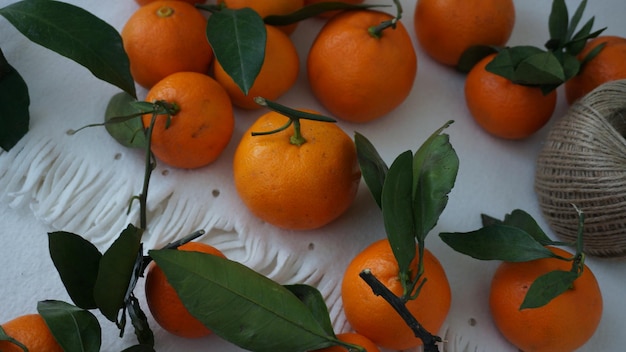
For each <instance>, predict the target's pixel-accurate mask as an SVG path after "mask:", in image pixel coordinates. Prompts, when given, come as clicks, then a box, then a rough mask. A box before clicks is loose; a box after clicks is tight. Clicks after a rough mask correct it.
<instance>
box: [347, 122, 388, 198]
mask: <svg viewBox="0 0 626 352" xmlns="http://www.w3.org/2000/svg"><path fill="white" fill-rule="evenodd" d="M354 144H355V146H356V154H357V158H358V161H359V167H360V168H361V174H362V175H363V180H364V181H365V184H366V185H367V187H368V188H369V190H370V193H371V194H372V196H373V197H374V200H375V201H376V204H378V206H379V207H381V196H382V192H383V184H384V183H385V178H386V176H387V172H388V171H389V167H388V166H387V164H386V163H385V161H384V160H383V158H382V157H381V156H380V154H379V153H378V151H377V150H376V148H375V147H374V145H373V144H372V143H371V142H370V141H369V140H368V139H367V138H366V137H365V136H363V135H362V134H360V133H358V132H355V133H354Z"/></svg>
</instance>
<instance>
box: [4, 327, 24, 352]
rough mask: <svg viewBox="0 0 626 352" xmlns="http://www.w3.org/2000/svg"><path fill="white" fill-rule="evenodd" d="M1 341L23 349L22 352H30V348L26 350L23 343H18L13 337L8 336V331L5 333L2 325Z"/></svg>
mask: <svg viewBox="0 0 626 352" xmlns="http://www.w3.org/2000/svg"><path fill="white" fill-rule="evenodd" d="M0 341H9V342H11V343H12V344H14V345H16V346H17V347H19V348H21V349H22V351H24V352H28V348H26V346H24V344H23V343H21V342H19V341H17V340H16V339H14V338H13V337H11V336H9V335H7V333H6V331H4V329H3V328H2V326H1V325H0Z"/></svg>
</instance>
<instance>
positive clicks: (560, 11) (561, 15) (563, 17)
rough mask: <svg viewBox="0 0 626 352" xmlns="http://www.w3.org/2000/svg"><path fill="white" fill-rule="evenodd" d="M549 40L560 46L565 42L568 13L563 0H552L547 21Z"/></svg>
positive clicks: (567, 28)
mask: <svg viewBox="0 0 626 352" xmlns="http://www.w3.org/2000/svg"><path fill="white" fill-rule="evenodd" d="M548 25H549V29H550V39H551V40H552V41H555V43H557V44H558V46H561V45H563V44H564V43H565V41H566V40H567V32H568V30H569V13H568V12H567V5H565V0H553V1H552V11H551V12H550V18H549V20H548Z"/></svg>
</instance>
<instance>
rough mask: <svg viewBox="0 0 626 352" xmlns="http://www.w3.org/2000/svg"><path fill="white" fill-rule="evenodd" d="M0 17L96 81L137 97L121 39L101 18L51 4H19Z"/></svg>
mask: <svg viewBox="0 0 626 352" xmlns="http://www.w3.org/2000/svg"><path fill="white" fill-rule="evenodd" d="M0 15H2V16H4V17H5V18H6V19H7V20H8V21H9V22H11V24H12V25H13V26H15V28H16V29H17V30H19V31H20V32H21V33H22V34H23V35H24V36H26V37H27V38H28V39H30V40H31V41H32V42H34V43H37V44H39V45H42V46H44V47H46V48H48V49H50V50H53V51H55V52H57V53H58V54H60V55H63V56H65V57H67V58H69V59H71V60H73V61H75V62H77V63H79V64H80V65H82V66H84V67H85V68H87V69H88V70H89V71H91V73H92V74H93V75H94V76H96V77H97V78H99V79H102V80H104V81H106V82H109V83H111V84H113V85H115V86H117V87H119V88H121V89H122V90H124V91H126V92H128V94H130V95H132V96H137V94H136V92H135V82H134V81H133V77H132V76H131V74H130V63H129V61H128V56H127V55H126V52H125V51H124V46H123V44H122V38H121V37H120V34H119V33H118V31H117V30H116V29H115V28H113V27H112V26H111V25H109V24H108V23H106V22H105V21H103V20H101V19H100V18H98V17H96V16H94V15H92V14H91V13H89V12H87V11H85V10H84V9H82V8H80V7H77V6H74V5H70V4H67V3H64V2H59V1H49V0H23V1H18V2H16V3H13V4H11V5H9V6H6V7H4V8H0ZM42 64H43V63H42Z"/></svg>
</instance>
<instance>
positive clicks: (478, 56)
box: [456, 45, 498, 73]
mask: <svg viewBox="0 0 626 352" xmlns="http://www.w3.org/2000/svg"><path fill="white" fill-rule="evenodd" d="M497 52H498V48H496V47H494V46H491V45H474V46H471V47H469V48H468V49H467V50H465V51H464V52H463V54H461V58H460V59H459V63H458V64H457V65H456V69H457V70H458V71H460V72H462V73H468V72H469V71H471V69H472V67H474V66H476V64H477V63H478V62H479V61H480V60H482V59H484V58H485V57H487V56H489V55H491V54H495V53H497Z"/></svg>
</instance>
